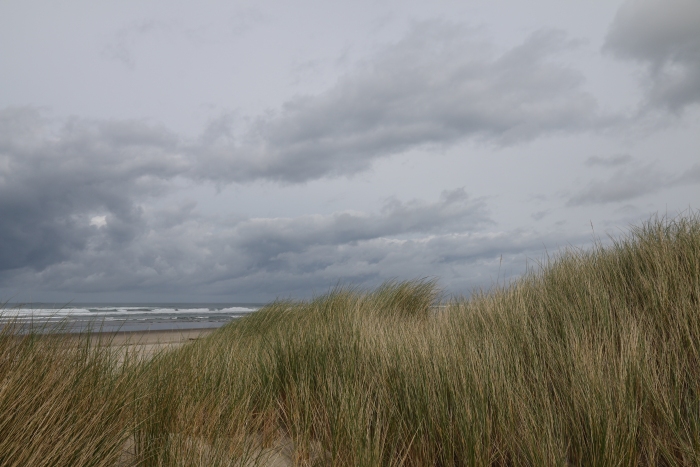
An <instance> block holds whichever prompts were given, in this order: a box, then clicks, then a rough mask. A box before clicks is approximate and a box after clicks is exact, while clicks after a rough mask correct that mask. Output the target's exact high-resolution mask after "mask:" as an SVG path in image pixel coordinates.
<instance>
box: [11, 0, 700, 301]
mask: <svg viewBox="0 0 700 467" xmlns="http://www.w3.org/2000/svg"><path fill="white" fill-rule="evenodd" d="M699 129H700V0H632V1H611V0H605V1H603V0H594V1H591V0H572V1H567V2H562V1H558V0H533V1H529V2H522V1H515V0H470V1H468V2H465V1H463V0H462V1H447V0H445V1H440V0H436V1H434V2H423V1H414V0H401V1H398V0H396V1H394V0H380V1H376V0H372V1H367V0H353V1H338V2H320V1H310V0H300V1H296V2H287V1H279V0H269V1H266V2H259V1H256V2H253V1H223V0H221V1H220V0H204V1H198V2H187V1H177V0H167V1H165V0H163V1H160V0H143V1H138V2H136V1H111V0H105V1H101V2H93V1H81V0H69V1H65V2H55V1H48V0H44V1H42V0H37V1H33V2H25V1H15V0H0V300H3V301H8V300H10V301H32V302H37V301H44V302H51V301H53V302H69V301H72V302H100V301H104V302H115V301H117V302H175V301H181V302H190V301H191V302H267V301H270V300H274V299H276V298H282V299H286V298H293V299H303V298H310V297H313V296H317V295H320V294H323V293H325V292H327V291H328V290H330V289H332V288H333V287H335V286H337V285H345V286H352V287H359V288H371V287H374V286H377V285H379V284H381V283H382V282H384V281H387V280H412V279H433V280H436V281H437V283H438V285H439V287H440V288H441V289H442V290H443V291H444V293H445V295H446V296H468V295H469V294H470V293H472V291H474V290H479V289H488V288H490V287H493V286H494V285H495V284H503V283H506V282H507V281H511V280H513V279H514V278H517V277H518V275H520V274H522V273H523V272H524V271H525V270H526V268H528V267H533V266H534V265H537V264H542V263H543V262H544V261H545V260H546V258H547V256H548V255H549V256H550V257H551V256H553V255H554V256H555V255H556V254H557V252H561V251H563V249H565V248H579V247H580V248H590V247H591V245H592V243H593V240H594V238H600V239H602V241H609V238H611V237H612V238H616V237H620V236H621V235H624V234H625V233H626V232H628V231H629V228H630V226H631V225H640V224H641V223H642V222H644V221H645V220H648V219H649V218H650V217H651V216H654V215H659V216H668V217H674V216H677V215H683V213H686V214H687V213H688V212H692V211H694V210H697V209H698V208H699V207H700V203H699V202H698V201H699V200H700V131H698V130H699Z"/></svg>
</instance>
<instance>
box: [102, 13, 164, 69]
mask: <svg viewBox="0 0 700 467" xmlns="http://www.w3.org/2000/svg"><path fill="white" fill-rule="evenodd" d="M162 28H163V25H162V24H159V23H156V22H155V21H153V20H144V21H141V22H139V23H136V24H133V25H131V26H128V27H124V28H121V29H120V30H119V31H117V32H116V33H115V35H114V37H113V38H112V40H111V41H110V42H108V43H107V44H105V45H104V46H103V47H102V51H101V55H102V57H103V58H105V59H107V60H114V61H117V62H120V63H122V64H123V65H124V66H126V67H127V68H129V69H131V70H133V69H134V68H135V67H136V59H135V58H134V54H133V51H132V49H133V48H134V43H135V42H136V39H137V38H138V37H141V36H144V35H146V34H149V33H152V32H153V31H155V30H156V29H162Z"/></svg>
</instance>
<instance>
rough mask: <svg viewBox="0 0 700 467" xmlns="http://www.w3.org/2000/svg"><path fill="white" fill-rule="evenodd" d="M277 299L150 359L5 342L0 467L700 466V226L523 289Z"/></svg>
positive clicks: (524, 282) (588, 253)
mask: <svg viewBox="0 0 700 467" xmlns="http://www.w3.org/2000/svg"><path fill="white" fill-rule="evenodd" d="M439 297H440V294H439V290H438V288H437V287H436V285H435V283H434V282H431V281H412V282H389V283H386V284H384V285H383V286H381V287H379V288H378V289H376V290H373V291H361V290H356V289H352V288H338V289H336V290H333V291H332V292H330V293H328V294H327V295H324V296H321V297H318V298H316V299H313V300H310V301H301V302H293V301H278V302H275V303H273V304H271V305H268V306H267V307H265V308H264V309H262V310H260V311H259V312H257V313H255V314H253V315H250V316H248V317H246V318H243V319H240V320H237V321H235V322H232V323H230V324H228V325H226V326H224V327H223V328H221V329H219V330H218V331H216V332H215V333H213V334H211V335H210V336H209V337H207V338H205V339H201V340H198V341H197V342H195V343H193V344H191V345H187V346H184V347H181V348H179V349H177V350H174V351H170V352H164V353H161V354H159V355H157V356H156V357H155V358H153V359H150V360H143V359H139V358H131V357H130V358H126V360H125V361H123V362H122V361H121V360H120V361H119V362H118V360H119V359H117V358H115V353H114V352H115V351H114V350H113V349H112V348H110V347H108V346H105V345H103V344H102V343H101V342H100V341H97V342H96V341H95V340H94V339H92V340H90V336H89V335H88V336H85V337H84V338H83V340H82V341H81V345H77V346H76V345H72V346H67V345H65V343H63V344H62V343H61V341H60V339H53V340H52V339H50V338H47V337H45V336H41V335H35V334H32V335H19V334H18V333H17V332H15V331H13V329H12V328H11V327H5V328H4V329H3V331H2V334H1V335H0V465H76V466H78V465H117V460H118V458H119V455H120V449H121V448H122V447H123V446H124V445H125V444H129V445H132V446H133V449H134V452H135V456H134V457H133V458H132V459H128V460H126V461H124V460H123V459H122V462H123V465H141V466H185V465H207V466H210V465H211V466H215V465H231V466H244V465H251V466H252V465H256V463H257V464H259V465H265V461H266V459H267V458H269V456H268V454H269V453H270V452H272V450H273V449H275V448H276V447H277V448H278V447H280V446H282V445H284V446H286V448H285V449H287V451H288V452H289V454H290V457H292V458H293V460H294V462H295V463H296V464H297V465H337V466H462V465H465V466H466V465H474V466H482V465H484V466H485V465H493V466H519V465H523V466H524V465H528V466H530V465H532V466H538V465H562V466H565V465H586V466H589V465H590V466H613V465H614V466H618V465H619V466H632V465H634V466H637V465H644V466H646V465H648V466H657V465H659V466H665V465H669V466H673V465H689V466H690V465H700V216H698V215H697V214H693V213H691V214H690V215H687V216H685V217H679V218H676V219H656V218H655V219H652V220H650V221H648V222H646V223H644V224H643V225H641V226H638V227H633V228H632V229H631V230H630V232H629V233H628V234H627V235H626V236H623V237H621V238H619V239H616V240H614V241H613V242H612V243H611V244H609V245H606V246H604V245H603V244H601V243H596V244H595V245H594V246H593V247H592V248H591V249H590V250H574V249H570V250H567V251H564V252H562V253H561V254H559V255H558V256H557V257H555V258H554V259H552V260H550V261H548V262H547V263H546V264H544V265H543V266H542V267H541V268H539V269H536V270H532V271H529V272H528V273H527V274H525V275H524V276H523V277H521V278H520V279H518V280H517V281H515V282H513V283H511V284H508V285H506V286H501V287H497V288H494V289H492V290H489V291H485V292H481V293H475V294H473V295H472V296H471V297H470V298H469V299H454V300H450V301H446V302H441V303H440V305H441V306H440V307H437V306H436V305H438V299H439Z"/></svg>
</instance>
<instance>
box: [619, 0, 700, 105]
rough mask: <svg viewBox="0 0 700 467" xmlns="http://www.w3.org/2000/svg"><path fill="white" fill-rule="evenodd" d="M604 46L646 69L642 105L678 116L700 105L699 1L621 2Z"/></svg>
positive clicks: (638, 0) (636, 0) (649, 0)
mask: <svg viewBox="0 0 700 467" xmlns="http://www.w3.org/2000/svg"><path fill="white" fill-rule="evenodd" d="M605 48H606V49H607V50H609V51H611V52H612V53H613V54H614V55H615V56H616V57H619V58H622V59H628V60H635V61H638V62H640V63H642V64H644V65H645V66H646V68H647V73H648V84H647V99H648V105H650V106H653V107H659V108H663V109H668V110H671V111H674V112H679V111H681V110H683V109H684V108H685V107H687V106H689V105H693V104H696V103H698V102H699V101H700V2H697V1H696V0H663V1H662V0H631V1H627V2H626V3H625V4H624V5H623V6H622V7H621V8H620V10H619V11H618V13H617V16H616V17H615V20H614V22H613V24H612V26H611V29H610V32H609V33H608V36H607V39H606V43H605Z"/></svg>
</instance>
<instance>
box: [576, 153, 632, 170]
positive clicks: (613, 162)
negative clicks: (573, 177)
mask: <svg viewBox="0 0 700 467" xmlns="http://www.w3.org/2000/svg"><path fill="white" fill-rule="evenodd" d="M630 162H632V156H630V155H629V154H618V155H615V156H608V157H603V156H591V157H589V158H588V159H586V165H587V166H589V167H593V166H603V167H617V166H620V165H625V164H629V163H630Z"/></svg>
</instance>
